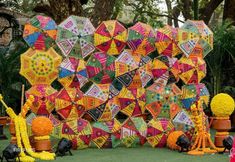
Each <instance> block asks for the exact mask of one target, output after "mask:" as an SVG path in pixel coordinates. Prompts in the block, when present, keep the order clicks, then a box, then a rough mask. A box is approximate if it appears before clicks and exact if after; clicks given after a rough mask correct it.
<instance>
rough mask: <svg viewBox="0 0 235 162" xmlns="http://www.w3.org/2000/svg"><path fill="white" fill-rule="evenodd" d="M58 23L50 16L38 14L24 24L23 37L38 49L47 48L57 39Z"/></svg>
mask: <svg viewBox="0 0 235 162" xmlns="http://www.w3.org/2000/svg"><path fill="white" fill-rule="evenodd" d="M56 33H57V25H56V23H55V21H54V20H52V19H51V18H50V17H46V16H42V15H37V16H34V17H33V18H31V19H30V20H29V21H27V22H26V24H25V25H24V33H23V38H24V40H25V41H26V42H27V44H28V45H29V46H30V47H32V48H34V49H37V50H47V49H48V48H50V47H51V46H52V45H53V44H54V42H55V39H56Z"/></svg>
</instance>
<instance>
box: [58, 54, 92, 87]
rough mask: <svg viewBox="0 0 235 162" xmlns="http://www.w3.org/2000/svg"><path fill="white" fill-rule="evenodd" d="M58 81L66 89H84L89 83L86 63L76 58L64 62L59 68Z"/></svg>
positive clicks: (69, 58)
mask: <svg viewBox="0 0 235 162" xmlns="http://www.w3.org/2000/svg"><path fill="white" fill-rule="evenodd" d="M58 81H59V82H60V83H61V84H62V85H63V86H64V87H71V88H73V87H80V88H81V87H82V86H83V85H84V84H86V83H87V82H88V74H87V70H86V62H85V61H83V60H81V59H76V58H74V57H68V58H66V59H64V60H63V62H62V63H61V64H60V68H59V78H58Z"/></svg>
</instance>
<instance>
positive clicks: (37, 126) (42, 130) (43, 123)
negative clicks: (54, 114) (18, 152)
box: [32, 116, 53, 136]
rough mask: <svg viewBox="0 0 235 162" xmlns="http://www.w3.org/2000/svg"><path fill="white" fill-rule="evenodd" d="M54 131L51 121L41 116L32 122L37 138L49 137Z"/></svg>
mask: <svg viewBox="0 0 235 162" xmlns="http://www.w3.org/2000/svg"><path fill="white" fill-rule="evenodd" d="M52 129H53V126H52V123H51V121H50V119H48V118H47V117H44V116H39V117H36V118H35V119H33V121H32V132H33V134H34V135H35V136H48V135H50V134H51V132H52Z"/></svg>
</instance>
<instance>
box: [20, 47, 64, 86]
mask: <svg viewBox="0 0 235 162" xmlns="http://www.w3.org/2000/svg"><path fill="white" fill-rule="evenodd" d="M20 60H21V67H20V74H21V75H22V76H24V77H25V78H26V79H27V80H28V81H29V82H30V84H32V85H35V84H51V83H52V82H53V81H54V80H55V79H56V78H57V76H58V67H59V65H60V63H61V61H62V57H61V56H60V55H58V54H57V53H56V52H55V50H54V49H53V48H50V49H48V50H47V51H46V52H45V51H39V50H33V49H31V48H30V49H28V50H27V51H26V52H25V53H23V54H21V56H20Z"/></svg>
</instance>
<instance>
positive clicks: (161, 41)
mask: <svg viewBox="0 0 235 162" xmlns="http://www.w3.org/2000/svg"><path fill="white" fill-rule="evenodd" d="M177 34H178V29H177V28H173V27H171V26H169V25H166V26H164V27H163V28H160V29H158V30H157V35H156V42H155V46H156V48H157V50H158V53H159V54H161V55H165V56H169V57H174V56H176V55H178V54H180V53H182V52H181V50H180V49H179V47H178V45H177V43H178V42H177V41H178V40H177Z"/></svg>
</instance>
